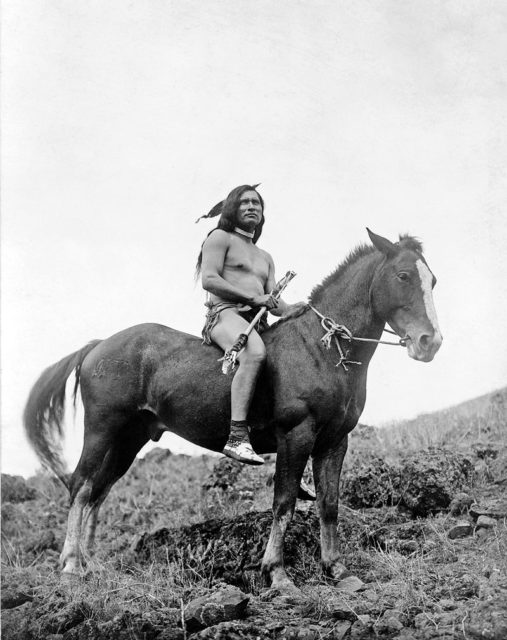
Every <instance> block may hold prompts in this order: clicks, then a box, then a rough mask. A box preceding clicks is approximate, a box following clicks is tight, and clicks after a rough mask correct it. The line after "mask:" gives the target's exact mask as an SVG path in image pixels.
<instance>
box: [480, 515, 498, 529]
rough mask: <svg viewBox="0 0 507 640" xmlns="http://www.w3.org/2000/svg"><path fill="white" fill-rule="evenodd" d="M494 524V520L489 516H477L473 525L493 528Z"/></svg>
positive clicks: (481, 527)
mask: <svg viewBox="0 0 507 640" xmlns="http://www.w3.org/2000/svg"><path fill="white" fill-rule="evenodd" d="M496 524H497V523H496V520H495V519H494V518H491V517H490V516H479V517H478V518H477V523H476V525H475V526H476V527H477V529H493V528H494V527H496Z"/></svg>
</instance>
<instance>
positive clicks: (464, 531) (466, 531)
mask: <svg viewBox="0 0 507 640" xmlns="http://www.w3.org/2000/svg"><path fill="white" fill-rule="evenodd" d="M473 530H474V528H473V526H472V524H471V523H470V522H469V521H468V520H461V521H460V522H457V523H456V524H455V525H454V527H452V529H449V531H448V532H447V537H448V538H450V539H451V540H456V539H457V538H466V537H467V536H471V535H472V533H473Z"/></svg>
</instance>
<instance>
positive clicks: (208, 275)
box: [202, 229, 272, 307]
mask: <svg viewBox="0 0 507 640" xmlns="http://www.w3.org/2000/svg"><path fill="white" fill-rule="evenodd" d="M228 249H229V234H228V233H227V232H226V231H222V230H221V229H217V230H216V231H214V232H213V233H212V234H211V235H210V236H208V237H207V238H206V240H205V242H204V245H203V247H202V286H203V289H205V290H206V291H209V292H210V293H213V294H215V295H216V296H219V297H220V298H222V300H229V301H230V302H239V303H241V304H245V305H250V306H251V307H260V306H264V305H265V306H267V307H270V306H272V304H271V303H270V301H269V296H265V295H264V296H250V295H248V294H245V292H244V291H242V290H241V289H238V287H235V286H234V285H232V284H230V283H229V282H227V280H225V279H224V278H223V277H222V273H223V269H224V263H225V257H226V255H227V250H228Z"/></svg>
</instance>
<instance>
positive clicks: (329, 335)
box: [308, 304, 408, 371]
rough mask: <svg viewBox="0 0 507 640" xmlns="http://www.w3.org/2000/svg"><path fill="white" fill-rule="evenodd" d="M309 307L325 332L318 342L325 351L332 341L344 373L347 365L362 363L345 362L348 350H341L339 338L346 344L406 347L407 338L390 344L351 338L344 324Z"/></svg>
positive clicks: (386, 341)
mask: <svg viewBox="0 0 507 640" xmlns="http://www.w3.org/2000/svg"><path fill="white" fill-rule="evenodd" d="M308 306H309V307H310V309H311V310H312V311H313V312H314V313H316V314H317V315H318V316H319V318H320V319H321V320H320V324H321V325H322V328H323V329H324V331H325V332H326V333H325V334H324V335H323V336H322V338H321V339H320V341H321V342H322V343H323V344H324V346H325V347H326V349H330V348H331V341H332V340H333V339H334V342H335V344H336V348H337V350H338V354H339V356H340V359H339V360H338V362H337V363H336V366H337V367H340V366H341V367H343V369H344V371H348V370H349V369H348V366H347V365H349V364H357V365H361V364H362V362H357V361H355V360H347V356H348V351H349V350H348V349H347V350H346V351H344V350H343V348H342V346H341V344H340V338H341V339H342V340H346V341H347V342H352V341H354V342H375V343H377V344H389V345H392V346H395V347H406V346H407V339H408V336H405V337H404V338H400V339H399V340H398V342H390V341H388V340H375V339H374V338H359V337H358V336H353V335H352V333H351V331H350V330H349V329H347V327H346V326H345V325H344V324H338V323H337V322H335V321H334V320H333V319H332V318H329V317H327V316H325V315H323V314H322V313H320V311H317V309H316V308H315V307H312V305H311V304H309V305H308ZM384 331H387V332H388V333H392V334H393V335H397V334H396V332H395V331H391V329H385V328H384Z"/></svg>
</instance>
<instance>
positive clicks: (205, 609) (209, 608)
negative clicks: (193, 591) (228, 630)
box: [184, 587, 250, 632]
mask: <svg viewBox="0 0 507 640" xmlns="http://www.w3.org/2000/svg"><path fill="white" fill-rule="evenodd" d="M249 599H250V597H249V596H248V595H246V593H243V592H242V591H240V589H238V588H236V587H225V588H223V589H220V590H219V591H215V592H213V593H210V594H207V595H204V596H201V597H199V598H195V599H194V600H191V601H190V602H189V603H188V604H187V606H186V607H185V611H184V617H185V625H186V627H187V629H188V631H191V632H193V631H197V630H199V629H203V628H205V627H210V626H212V625H216V624H219V623H221V622H227V621H230V620H237V619H239V618H243V617H244V616H245V614H246V608H247V605H248V601H249Z"/></svg>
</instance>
